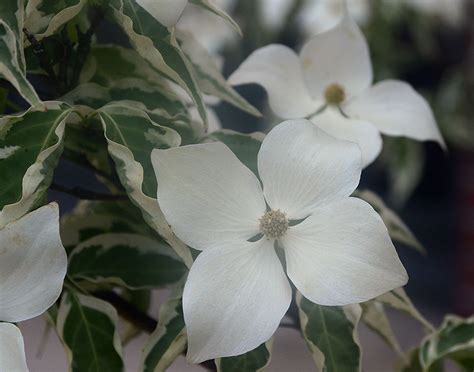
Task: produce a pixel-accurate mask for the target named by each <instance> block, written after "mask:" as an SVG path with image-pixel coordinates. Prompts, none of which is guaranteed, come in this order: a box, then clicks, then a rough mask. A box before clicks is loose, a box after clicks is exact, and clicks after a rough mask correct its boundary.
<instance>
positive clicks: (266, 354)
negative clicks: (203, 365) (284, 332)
mask: <svg viewBox="0 0 474 372" xmlns="http://www.w3.org/2000/svg"><path fill="white" fill-rule="evenodd" d="M272 346H273V338H271V339H270V340H269V341H267V342H265V343H264V344H261V345H260V346H259V347H257V348H256V349H254V350H252V351H249V352H248V353H245V354H242V355H238V356H235V357H227V358H219V359H216V360H215V363H216V367H217V371H218V372H237V371H239V372H262V371H264V370H265V368H266V367H267V366H268V364H269V363H270V360H271V355H272Z"/></svg>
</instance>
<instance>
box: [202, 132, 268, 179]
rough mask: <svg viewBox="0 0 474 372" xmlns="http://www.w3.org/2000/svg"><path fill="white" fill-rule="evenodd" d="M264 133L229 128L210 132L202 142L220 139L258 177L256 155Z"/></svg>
mask: <svg viewBox="0 0 474 372" xmlns="http://www.w3.org/2000/svg"><path fill="white" fill-rule="evenodd" d="M264 137H265V135H264V134H263V133H261V132H255V133H251V134H244V133H239V132H235V131H233V130H229V129H222V130H218V131H215V132H212V133H210V134H209V135H208V136H207V137H206V138H205V139H204V140H203V142H211V141H212V142H214V141H220V142H222V143H224V144H225V145H226V146H227V147H229V148H230V149H231V150H232V152H233V153H234V154H235V156H237V157H238V158H239V160H240V161H241V162H242V163H243V164H244V165H245V166H246V167H247V168H249V169H250V170H251V171H252V172H253V173H255V175H256V176H257V177H258V167H257V155H258V151H259V150H260V146H261V145H262V141H263V138H264Z"/></svg>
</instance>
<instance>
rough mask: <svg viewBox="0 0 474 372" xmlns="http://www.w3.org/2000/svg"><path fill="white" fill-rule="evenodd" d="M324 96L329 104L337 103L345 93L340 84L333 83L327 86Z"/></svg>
mask: <svg viewBox="0 0 474 372" xmlns="http://www.w3.org/2000/svg"><path fill="white" fill-rule="evenodd" d="M324 98H325V99H326V102H327V103H328V104H329V105H339V104H340V103H342V102H344V100H345V99H346V93H345V92H344V88H343V87H342V86H341V85H339V84H337V83H334V84H330V85H328V86H327V88H326V90H325V91H324Z"/></svg>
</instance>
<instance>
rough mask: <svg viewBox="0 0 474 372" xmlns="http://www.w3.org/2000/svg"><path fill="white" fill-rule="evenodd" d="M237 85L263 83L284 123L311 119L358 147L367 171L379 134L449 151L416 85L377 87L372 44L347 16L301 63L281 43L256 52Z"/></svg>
mask: <svg viewBox="0 0 474 372" xmlns="http://www.w3.org/2000/svg"><path fill="white" fill-rule="evenodd" d="M229 82H230V83H231V84H233V85H238V84H248V83H257V84H260V85H261V86H263V87H264V88H265V89H266V91H267V93H268V99H269V104H270V107H271V108H272V110H273V111H274V112H275V114H276V115H278V116H279V117H281V118H285V119H290V118H303V117H306V118H310V120H311V121H312V122H313V123H314V124H316V125H317V126H319V127H321V128H324V130H325V131H327V132H328V133H329V134H331V135H333V136H335V137H338V138H341V139H345V140H350V141H354V142H356V143H357V144H358V145H359V146H360V147H361V150H362V159H363V165H364V166H366V165H368V164H370V163H371V162H372V161H373V160H374V159H375V158H376V157H377V155H378V154H379V153H380V150H381V148H382V140H381V137H380V134H379V132H381V133H383V134H387V135H391V136H406V137H409V138H413V139H416V140H420V141H426V140H433V141H437V142H439V143H440V144H441V145H442V146H444V141H443V138H442V137H441V134H440V132H439V130H438V127H437V125H436V121H435V119H434V116H433V113H432V111H431V108H430V107H429V105H428V103H427V102H426V100H425V99H424V98H423V97H422V96H421V95H420V94H418V93H417V92H415V90H413V88H412V87H411V86H410V85H408V84H406V83H404V82H401V81H396V80H385V81H382V82H379V83H376V84H375V85H372V65H371V61H370V56H369V50H368V46H367V42H366V40H365V38H364V36H363V34H362V32H361V31H360V30H359V28H358V27H357V25H356V24H355V23H354V22H353V21H352V20H351V19H350V18H349V16H347V15H346V16H345V17H344V18H343V19H342V20H341V22H340V23H339V24H338V25H337V26H336V27H335V28H333V29H331V30H329V31H327V32H323V33H321V34H319V35H317V36H315V37H314V38H312V39H311V40H309V41H308V42H307V43H306V44H305V45H304V47H303V49H302V50H301V53H300V55H299V56H298V55H297V54H296V53H294V52H293V50H291V49H289V48H287V47H285V46H283V45H276V44H273V45H269V46H266V47H264V48H261V49H258V50H256V51H255V52H253V53H252V54H251V55H250V56H249V57H248V58H247V59H246V60H245V61H244V62H243V63H242V64H241V65H240V67H239V68H238V69H237V70H236V71H235V72H234V73H233V74H232V75H231V76H230V78H229ZM321 113H322V114H323V115H321Z"/></svg>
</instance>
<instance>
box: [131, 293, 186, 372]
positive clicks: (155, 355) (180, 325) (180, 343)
mask: <svg viewBox="0 0 474 372" xmlns="http://www.w3.org/2000/svg"><path fill="white" fill-rule="evenodd" d="M182 293H183V288H182V285H181V286H179V285H178V286H177V287H176V288H175V289H174V290H173V292H172V293H171V295H170V297H169V298H168V299H167V300H166V301H165V302H164V303H163V304H162V305H161V307H160V313H159V316H158V319H159V321H158V325H157V327H156V329H155V330H154V331H153V333H152V334H151V335H150V337H149V338H148V340H147V341H146V344H145V346H144V348H143V349H142V352H141V355H140V366H139V370H140V371H143V372H162V371H165V370H166V369H167V368H168V367H169V366H170V365H171V363H173V361H174V360H175V359H176V358H177V357H178V355H179V354H181V353H182V352H183V351H184V350H185V349H186V342H187V340H186V330H185V327H184V318H183V306H182V299H181V296H182Z"/></svg>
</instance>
